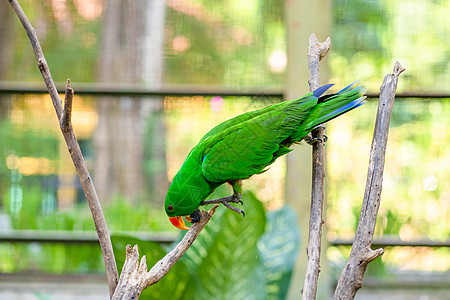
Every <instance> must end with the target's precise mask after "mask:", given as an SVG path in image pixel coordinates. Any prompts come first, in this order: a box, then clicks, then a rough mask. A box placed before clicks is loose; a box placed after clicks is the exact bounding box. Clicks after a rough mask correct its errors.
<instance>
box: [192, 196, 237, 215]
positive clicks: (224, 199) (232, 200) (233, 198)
mask: <svg viewBox="0 0 450 300" xmlns="http://www.w3.org/2000/svg"><path fill="white" fill-rule="evenodd" d="M241 198H242V196H241V194H238V193H235V194H233V195H231V196H227V197H222V198H219V199H214V200H204V201H202V203H200V205H208V204H216V203H222V204H223V205H224V206H225V207H226V208H228V209H231V210H232V211H234V212H237V213H238V214H242V216H244V217H245V212H244V211H243V210H242V209H240V208H237V207H235V206H232V205H231V204H230V203H241V204H242V205H243V204H244V202H242V200H241Z"/></svg>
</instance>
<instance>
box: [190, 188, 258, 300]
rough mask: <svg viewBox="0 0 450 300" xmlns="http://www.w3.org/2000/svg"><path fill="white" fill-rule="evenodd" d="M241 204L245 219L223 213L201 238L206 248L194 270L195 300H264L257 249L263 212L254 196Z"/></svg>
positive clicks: (213, 221)
mask: <svg viewBox="0 0 450 300" xmlns="http://www.w3.org/2000/svg"><path fill="white" fill-rule="evenodd" d="M243 201H244V206H243V209H244V210H245V212H246V216H245V217H244V218H243V217H242V216H240V215H238V214H236V213H235V212H232V211H230V210H226V211H225V212H224V213H223V215H221V216H220V217H219V218H215V216H214V218H213V219H212V220H211V222H210V224H208V226H210V225H212V226H211V228H210V229H209V230H208V231H207V232H205V236H204V237H203V239H204V242H206V243H207V246H208V248H207V251H205V252H204V253H201V255H202V257H203V259H201V264H200V266H199V267H198V269H197V293H196V298H199V299H233V300H239V299H265V298H266V290H265V281H264V271H263V266H262V263H261V261H260V259H259V258H258V252H257V249H256V244H257V242H258V240H259V238H260V236H261V235H262V234H263V232H264V228H265V212H264V208H263V206H262V204H261V202H260V201H258V200H257V199H256V198H255V196H254V195H253V194H251V193H246V194H245V195H244V199H243ZM219 209H222V210H223V209H224V208H219ZM209 231H211V232H212V233H213V234H212V235H213V239H212V240H213V241H212V242H209V240H208V237H207V236H206V235H207V233H208V232H209ZM196 242H197V241H196ZM194 244H195V243H194ZM198 246H200V243H199V244H198ZM190 250H191V249H190ZM197 250H198V249H197ZM193 254H194V253H192V254H189V255H193Z"/></svg>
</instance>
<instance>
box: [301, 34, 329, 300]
mask: <svg viewBox="0 0 450 300" xmlns="http://www.w3.org/2000/svg"><path fill="white" fill-rule="evenodd" d="M330 47H331V40H330V38H327V39H326V41H325V42H323V43H319V41H318V40H317V37H316V35H315V34H314V33H313V34H311V36H310V38H309V49H308V68H309V81H308V83H309V90H310V91H311V92H312V91H314V90H316V89H317V88H318V87H319V86H320V77H319V61H320V60H321V59H322V58H323V57H324V56H325V55H326V54H327V53H328V50H330ZM323 140H324V127H323V126H320V127H317V128H316V129H314V130H313V131H312V141H323ZM324 154H325V150H324V146H323V143H322V142H314V143H313V153H312V191H311V208H310V217H309V236H308V248H307V249H306V255H307V261H306V272H305V282H304V285H303V290H302V299H315V298H316V292H317V282H318V279H319V272H320V248H321V238H322V224H323V220H322V210H323V198H324V196H323V185H324V184H323V182H324V177H325V163H324Z"/></svg>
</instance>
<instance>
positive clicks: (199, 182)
mask: <svg viewBox="0 0 450 300" xmlns="http://www.w3.org/2000/svg"><path fill="white" fill-rule="evenodd" d="M197 175H198V174H197V172H189V171H188V172H186V171H184V170H180V171H179V172H178V173H177V175H175V177H174V178H173V181H172V183H171V184H170V187H169V190H168V191H167V195H166V201H165V204H164V208H165V210H166V214H167V216H168V217H169V221H170V222H171V223H172V224H173V225H174V226H175V227H177V228H179V229H182V230H189V227H187V226H186V224H185V223H184V221H183V217H185V218H186V220H188V221H189V222H191V219H192V218H191V215H192V214H193V213H194V212H195V211H196V210H197V208H198V207H199V206H200V203H201V202H202V201H203V200H205V198H206V197H207V196H208V195H209V194H210V193H211V192H212V190H211V188H210V186H209V185H208V184H207V183H206V181H205V179H204V178H203V176H202V175H201V173H200V175H199V176H197ZM194 219H195V218H193V219H192V220H194Z"/></svg>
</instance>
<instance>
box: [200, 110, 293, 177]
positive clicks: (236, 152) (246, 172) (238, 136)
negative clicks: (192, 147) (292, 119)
mask: <svg viewBox="0 0 450 300" xmlns="http://www.w3.org/2000/svg"><path fill="white" fill-rule="evenodd" d="M283 118H284V116H283V114H282V113H277V114H273V116H270V118H268V119H266V120H260V119H261V118H255V119H252V120H250V121H246V122H243V123H240V124H239V125H236V126H234V127H233V128H232V130H227V134H223V135H222V134H221V137H220V138H217V139H218V141H217V142H215V143H214V144H213V145H212V146H211V147H210V148H209V149H207V150H206V151H205V152H204V156H203V162H202V172H203V176H204V177H205V179H206V180H208V181H211V182H225V181H230V180H236V179H243V178H248V177H250V176H251V175H253V174H258V173H261V172H263V171H264V168H265V167H266V166H267V165H269V164H270V163H271V162H272V161H273V160H274V159H273V156H274V153H276V152H277V151H278V150H279V148H280V145H279V142H280V139H282V136H281V133H280V132H279V131H278V130H277V129H279V128H280V127H281V126H282V124H283ZM277 124H279V125H278V126H277ZM230 129H231V128H230Z"/></svg>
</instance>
